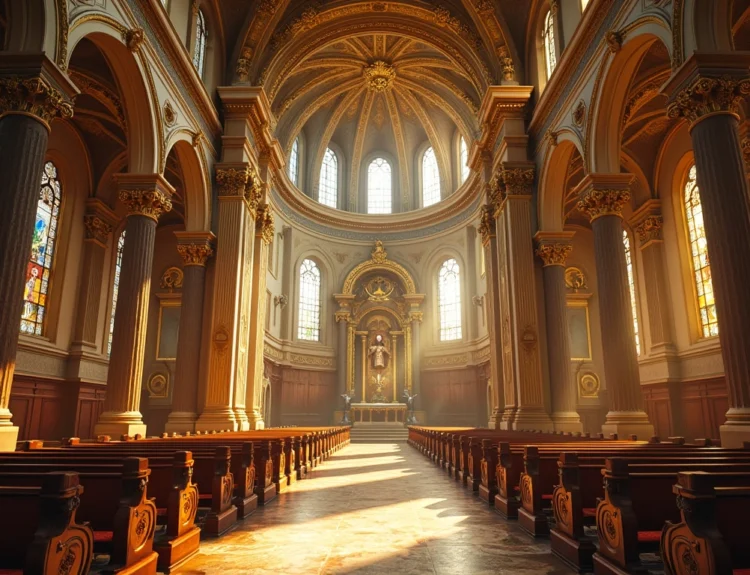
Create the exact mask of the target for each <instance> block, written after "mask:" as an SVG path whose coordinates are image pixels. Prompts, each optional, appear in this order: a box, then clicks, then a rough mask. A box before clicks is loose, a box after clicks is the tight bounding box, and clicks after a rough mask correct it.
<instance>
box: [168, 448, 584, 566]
mask: <svg viewBox="0 0 750 575" xmlns="http://www.w3.org/2000/svg"><path fill="white" fill-rule="evenodd" d="M177 573H180V574H181V575H239V574H259V575H260V574H264V575H265V574H284V575H296V574H303V573H304V574H308V573H310V574H325V575H329V574H333V573H368V574H388V575H396V574H397V575H411V574H422V573H425V574H440V575H442V574H446V575H448V574H451V575H458V574H466V575H483V574H492V575H503V574H508V575H510V574H514V575H570V574H571V573H572V571H570V570H569V569H567V568H566V567H564V566H563V564H562V563H560V562H559V561H558V560H557V559H555V558H554V557H553V556H552V555H551V553H550V550H549V543H548V542H547V541H544V540H542V541H534V540H533V539H532V538H531V537H528V536H527V535H525V534H524V533H523V532H522V531H521V529H520V528H519V527H518V526H517V525H516V524H514V523H512V522H507V521H505V520H503V519H502V518H501V517H500V516H498V515H497V514H496V513H495V512H494V511H493V510H492V509H490V508H488V507H485V505H484V504H483V503H482V502H481V501H480V500H479V499H478V498H477V497H475V496H472V494H471V492H470V491H469V490H467V489H465V488H463V487H462V486H461V485H460V484H458V483H457V482H455V481H453V480H451V479H450V478H449V477H448V476H447V474H445V473H444V472H441V471H440V470H439V469H437V468H436V467H435V466H434V465H433V464H432V463H430V462H429V461H428V460H427V459H426V458H424V457H423V456H422V455H421V454H419V453H418V452H417V451H416V450H415V449H413V448H412V447H409V446H408V445H406V444H405V443H397V444H396V443H394V444H352V445H349V446H347V447H345V448H344V449H342V450H341V451H339V452H338V453H336V454H335V455H334V456H333V457H332V458H330V459H329V460H328V461H326V462H325V463H323V465H321V466H319V467H318V468H316V469H315V470H314V471H313V472H312V473H311V474H310V475H309V477H308V479H305V480H304V481H301V482H298V483H296V484H294V485H293V486H292V487H291V488H290V489H289V490H288V491H287V492H285V493H282V494H281V495H279V496H278V497H277V499H276V500H275V501H273V502H271V503H270V504H269V505H268V506H267V507H264V508H259V509H258V511H256V512H255V513H254V514H253V515H251V516H250V517H249V518H248V519H246V520H245V521H244V522H242V523H240V524H239V525H238V526H237V527H236V528H235V529H234V531H232V532H231V533H228V534H226V535H224V536H223V537H221V538H220V539H215V540H206V541H203V542H201V551H200V554H199V555H197V556H196V557H194V558H193V559H191V560H190V561H189V562H188V563H187V564H185V566H184V567H183V568H181V569H180V570H179V571H177Z"/></svg>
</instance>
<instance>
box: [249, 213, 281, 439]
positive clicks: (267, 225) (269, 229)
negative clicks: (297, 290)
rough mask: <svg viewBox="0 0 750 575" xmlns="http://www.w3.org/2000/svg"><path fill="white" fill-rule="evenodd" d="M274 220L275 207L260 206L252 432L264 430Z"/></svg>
mask: <svg viewBox="0 0 750 575" xmlns="http://www.w3.org/2000/svg"><path fill="white" fill-rule="evenodd" d="M273 236H274V218H273V213H272V211H271V206H269V205H267V204H264V205H262V206H260V207H258V211H257V214H256V220H255V241H254V246H253V249H254V255H253V277H252V294H253V295H252V300H253V302H252V306H251V308H250V329H251V333H250V346H249V357H248V368H247V373H248V381H247V400H246V403H245V407H246V411H247V418H248V423H249V426H250V429H263V427H265V422H264V421H263V414H262V413H261V410H260V402H261V397H260V396H261V392H262V389H263V345H264V342H265V336H266V298H267V297H268V294H267V293H266V274H267V271H268V269H267V268H268V249H269V248H268V246H269V245H270V244H271V242H273Z"/></svg>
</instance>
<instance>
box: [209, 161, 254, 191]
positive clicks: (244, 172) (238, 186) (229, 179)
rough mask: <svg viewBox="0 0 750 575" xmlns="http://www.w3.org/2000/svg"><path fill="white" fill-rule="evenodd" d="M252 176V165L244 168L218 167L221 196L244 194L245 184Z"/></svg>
mask: <svg viewBox="0 0 750 575" xmlns="http://www.w3.org/2000/svg"><path fill="white" fill-rule="evenodd" d="M249 176H250V167H249V166H245V167H244V168H240V169H235V168H217V169H216V183H217V184H218V185H219V195H221V196H242V195H244V194H245V185H246V184H247V179H248V177H249Z"/></svg>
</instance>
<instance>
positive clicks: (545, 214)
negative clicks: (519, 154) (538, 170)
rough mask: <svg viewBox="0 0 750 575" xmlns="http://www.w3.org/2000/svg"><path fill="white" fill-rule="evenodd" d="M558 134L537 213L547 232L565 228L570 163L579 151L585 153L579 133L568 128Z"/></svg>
mask: <svg viewBox="0 0 750 575" xmlns="http://www.w3.org/2000/svg"><path fill="white" fill-rule="evenodd" d="M557 138H558V143H557V146H555V148H554V149H553V150H552V153H551V154H550V157H549V160H548V161H546V162H545V163H544V168H543V172H542V174H541V177H540V178H539V198H538V205H537V213H538V214H539V230H540V231H543V232H561V231H563V228H564V227H565V214H564V206H565V193H566V191H567V190H566V184H567V177H566V176H567V172H568V170H567V167H568V166H569V165H570V161H571V160H572V159H573V156H574V155H575V153H576V152H578V154H580V155H581V156H583V145H582V144H581V141H580V140H579V139H578V136H577V135H576V134H574V133H573V132H570V131H568V130H566V131H564V132H561V133H560V134H558V136H557Z"/></svg>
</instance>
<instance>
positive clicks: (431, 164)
mask: <svg viewBox="0 0 750 575" xmlns="http://www.w3.org/2000/svg"><path fill="white" fill-rule="evenodd" d="M439 201H440V170H438V163H437V158H436V157H435V150H433V149H432V147H429V148H427V150H425V153H424V155H423V156H422V206H423V207H425V208H426V207H427V206H431V205H432V204H437V203H438V202H439Z"/></svg>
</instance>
